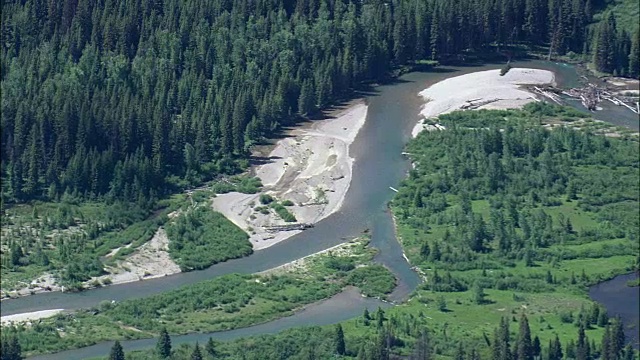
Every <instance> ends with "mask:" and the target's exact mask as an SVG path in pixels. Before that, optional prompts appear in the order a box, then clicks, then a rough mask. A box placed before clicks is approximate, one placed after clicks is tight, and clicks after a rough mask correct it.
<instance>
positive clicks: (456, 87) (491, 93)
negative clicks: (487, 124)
mask: <svg viewBox="0 0 640 360" xmlns="http://www.w3.org/2000/svg"><path fill="white" fill-rule="evenodd" d="M542 84H554V75H553V73H552V72H551V71H547V70H538V69H523V68H514V69H511V70H509V72H508V73H506V74H505V75H504V76H500V70H497V69H496V70H487V71H479V72H474V73H470V74H466V75H460V76H456V77H452V78H449V79H446V80H443V81H440V82H438V83H436V84H434V85H432V86H431V87H429V88H427V89H425V90H423V91H421V92H420V94H419V95H420V96H422V97H423V98H424V99H425V100H427V104H426V105H425V106H424V108H423V109H422V112H421V114H422V115H423V116H424V118H427V119H428V118H433V117H437V116H439V115H441V114H446V113H449V112H452V111H455V110H460V109H463V108H465V107H468V106H470V105H481V106H478V107H475V106H473V108H474V109H511V108H520V107H522V106H523V105H525V104H527V103H529V102H532V101H536V97H535V96H534V95H533V94H532V93H530V92H528V91H526V90H524V89H522V88H520V86H521V85H542ZM482 104H484V105H482ZM424 129H425V126H424V125H423V122H422V121H420V122H419V123H418V124H417V125H416V126H415V127H414V128H413V131H412V132H411V135H412V136H413V137H416V136H417V135H418V134H419V133H420V132H421V131H422V130H424Z"/></svg>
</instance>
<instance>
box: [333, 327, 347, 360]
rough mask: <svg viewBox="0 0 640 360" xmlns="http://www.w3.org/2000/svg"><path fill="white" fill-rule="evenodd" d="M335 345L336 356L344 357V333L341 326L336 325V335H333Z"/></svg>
mask: <svg viewBox="0 0 640 360" xmlns="http://www.w3.org/2000/svg"><path fill="white" fill-rule="evenodd" d="M335 344H336V354H338V355H345V354H346V353H347V350H346V348H345V344H344V332H343V331H342V325H340V324H338V325H336V334H335Z"/></svg>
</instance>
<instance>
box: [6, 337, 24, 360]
mask: <svg viewBox="0 0 640 360" xmlns="http://www.w3.org/2000/svg"><path fill="white" fill-rule="evenodd" d="M0 355H1V356H2V360H22V359H23V358H22V347H21V346H20V342H19V341H18V338H17V337H16V336H15V335H11V336H4V335H3V336H2V341H1V345H0Z"/></svg>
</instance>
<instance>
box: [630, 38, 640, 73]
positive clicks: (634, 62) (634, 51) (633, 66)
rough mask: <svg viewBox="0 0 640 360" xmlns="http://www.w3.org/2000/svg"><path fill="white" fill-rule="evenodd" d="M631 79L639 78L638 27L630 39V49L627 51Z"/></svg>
mask: <svg viewBox="0 0 640 360" xmlns="http://www.w3.org/2000/svg"><path fill="white" fill-rule="evenodd" d="M628 75H629V76H630V77H633V78H638V76H640V27H639V28H637V29H636V32H635V33H634V34H633V36H632V37H631V49H630V51H629V72H628Z"/></svg>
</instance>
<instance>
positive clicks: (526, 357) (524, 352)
mask: <svg viewBox="0 0 640 360" xmlns="http://www.w3.org/2000/svg"><path fill="white" fill-rule="evenodd" d="M516 346H517V351H516V358H517V359H518V360H533V346H532V344H531V329H530V328H529V320H528V319H527V316H526V315H525V314H524V313H523V314H522V315H521V316H520V331H519V332H518V338H517V340H516Z"/></svg>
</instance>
